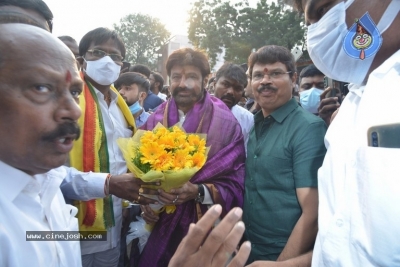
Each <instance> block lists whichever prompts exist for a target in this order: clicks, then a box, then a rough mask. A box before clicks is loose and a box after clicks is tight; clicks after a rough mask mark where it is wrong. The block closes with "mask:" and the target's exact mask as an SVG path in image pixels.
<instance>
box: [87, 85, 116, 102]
mask: <svg viewBox="0 0 400 267" xmlns="http://www.w3.org/2000/svg"><path fill="white" fill-rule="evenodd" d="M93 89H94V91H95V92H96V96H97V99H104V95H103V93H102V92H100V91H99V90H98V89H96V88H95V87H94V86H93ZM109 90H110V97H111V102H114V101H115V100H116V99H117V97H118V96H117V94H116V93H115V92H114V91H113V90H111V89H109Z"/></svg>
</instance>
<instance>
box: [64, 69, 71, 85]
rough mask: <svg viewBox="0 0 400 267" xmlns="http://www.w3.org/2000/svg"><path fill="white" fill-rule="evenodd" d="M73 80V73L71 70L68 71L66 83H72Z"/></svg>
mask: <svg viewBox="0 0 400 267" xmlns="http://www.w3.org/2000/svg"><path fill="white" fill-rule="evenodd" d="M71 80H72V75H71V72H70V71H69V70H67V75H66V76H65V81H66V82H67V83H70V82H71Z"/></svg>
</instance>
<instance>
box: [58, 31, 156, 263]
mask: <svg viewBox="0 0 400 267" xmlns="http://www.w3.org/2000/svg"><path fill="white" fill-rule="evenodd" d="M79 55H80V56H81V58H80V60H81V62H80V63H81V66H82V71H83V72H82V73H81V75H82V79H83V80H84V82H85V83H84V88H83V93H82V96H81V97H80V99H79V100H80V103H79V105H80V107H81V110H82V116H81V117H80V119H79V120H78V124H79V125H80V127H81V128H82V137H81V138H79V139H78V140H77V141H76V142H75V145H74V147H73V149H72V151H71V153H70V163H71V167H74V168H70V169H69V170H68V176H67V177H66V178H65V180H64V182H63V184H62V186H61V190H62V192H63V194H64V196H65V197H66V198H68V199H71V200H78V201H79V203H78V204H76V205H77V206H78V207H79V213H78V219H79V227H80V230H82V231H85V230H86V231H90V230H105V229H106V230H107V241H82V242H81V251H82V265H83V266H117V264H118V259H119V254H120V253H119V243H120V233H121V221H122V220H121V219H122V202H121V198H123V199H127V200H130V201H134V202H136V203H141V204H144V203H150V202H154V201H153V200H149V199H146V198H145V197H144V196H141V195H139V194H138V189H139V188H138V186H140V185H139V184H138V183H137V181H138V180H139V179H134V177H133V175H132V174H127V173H126V172H127V167H126V162H125V159H124V157H123V155H122V152H121V150H120V149H119V147H118V145H117V142H116V140H117V139H118V138H121V137H125V138H126V137H131V136H132V133H133V131H134V130H135V123H134V118H133V116H132V114H131V112H130V110H129V107H128V106H127V104H126V103H125V101H124V99H123V98H122V97H121V95H119V93H118V91H117V90H116V89H115V88H114V87H113V86H112V85H111V84H112V83H113V82H115V80H117V78H118V76H119V74H120V69H121V66H122V60H123V58H124V56H125V46H124V43H123V42H122V40H121V38H120V37H119V36H118V34H117V33H116V32H115V31H112V30H109V29H106V28H97V29H94V30H92V31H90V32H88V33H87V34H86V35H85V36H83V37H82V39H81V41H80V44H79ZM82 172H85V173H82ZM139 181H140V180H139ZM148 190H149V189H144V192H143V193H147V192H145V191H148ZM154 193H155V192H154V190H153V194H154ZM75 203H76V202H75Z"/></svg>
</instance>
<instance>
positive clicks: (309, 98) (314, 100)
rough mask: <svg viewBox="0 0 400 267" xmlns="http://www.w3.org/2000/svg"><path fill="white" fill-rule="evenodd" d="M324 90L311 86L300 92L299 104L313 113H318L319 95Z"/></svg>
mask: <svg viewBox="0 0 400 267" xmlns="http://www.w3.org/2000/svg"><path fill="white" fill-rule="evenodd" d="M323 91H324V90H321V89H318V88H314V87H313V88H311V89H308V90H306V91H302V92H300V104H301V106H302V107H303V108H304V109H305V110H307V111H309V112H311V113H313V114H317V113H318V105H319V102H320V98H319V97H320V95H321V94H322V92H323Z"/></svg>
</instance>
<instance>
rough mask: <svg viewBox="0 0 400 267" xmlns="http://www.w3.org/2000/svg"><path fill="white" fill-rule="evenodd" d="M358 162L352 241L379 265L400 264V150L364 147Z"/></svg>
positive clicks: (352, 215)
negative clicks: (399, 167)
mask: <svg viewBox="0 0 400 267" xmlns="http://www.w3.org/2000/svg"><path fill="white" fill-rule="evenodd" d="M357 163H358V164H357V167H356V173H357V179H356V183H357V185H356V189H357V190H356V191H355V192H350V193H353V194H356V197H354V198H352V199H353V200H354V201H355V203H349V204H350V205H351V206H352V207H353V208H352V211H351V230H350V234H351V240H352V243H353V245H354V246H355V247H356V250H357V251H359V252H360V253H361V255H360V256H361V257H365V258H372V259H374V261H375V263H376V264H377V265H379V266H399V265H400V243H399V241H398V240H399V238H400V227H399V226H400V208H399V204H400V190H399V188H400V174H399V169H398V166H399V165H400V149H395V148H379V147H362V148H360V150H359V151H358V154H357ZM362 254H364V255H362Z"/></svg>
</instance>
